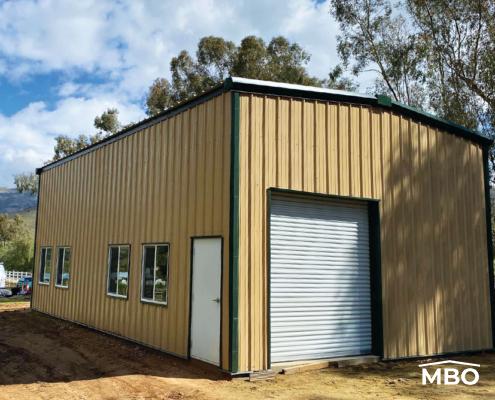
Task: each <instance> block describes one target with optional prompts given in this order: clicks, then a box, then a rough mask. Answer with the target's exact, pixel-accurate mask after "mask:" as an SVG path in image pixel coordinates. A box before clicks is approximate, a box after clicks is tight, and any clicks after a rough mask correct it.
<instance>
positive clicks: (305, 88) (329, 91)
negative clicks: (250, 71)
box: [231, 76, 376, 99]
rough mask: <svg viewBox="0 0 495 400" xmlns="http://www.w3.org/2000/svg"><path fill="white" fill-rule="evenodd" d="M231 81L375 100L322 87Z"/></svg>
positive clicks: (271, 82)
mask: <svg viewBox="0 0 495 400" xmlns="http://www.w3.org/2000/svg"><path fill="white" fill-rule="evenodd" d="M231 79H232V82H234V83H244V84H248V85H258V86H266V87H273V88H281V89H290V90H301V91H304V92H314V93H327V94H336V95H340V96H352V97H361V98H363V99H376V97H375V96H371V95H369V94H362V93H354V92H348V91H347V90H337V89H327V88H322V87H318V86H305V85H297V84H294V83H283V82H274V81H262V80H259V79H249V78H238V77H235V76H232V77H231Z"/></svg>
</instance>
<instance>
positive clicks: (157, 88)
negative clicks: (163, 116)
mask: <svg viewBox="0 0 495 400" xmlns="http://www.w3.org/2000/svg"><path fill="white" fill-rule="evenodd" d="M173 104H174V103H173V101H172V92H171V87H170V83H169V82H168V81H167V80H166V79H164V78H157V79H155V81H154V82H153V84H152V85H151V87H150V88H149V91H148V97H147V98H146V113H147V114H148V115H156V114H158V113H160V112H162V111H163V110H166V109H167V108H170V107H172V106H173Z"/></svg>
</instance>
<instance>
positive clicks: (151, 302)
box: [139, 242, 170, 307]
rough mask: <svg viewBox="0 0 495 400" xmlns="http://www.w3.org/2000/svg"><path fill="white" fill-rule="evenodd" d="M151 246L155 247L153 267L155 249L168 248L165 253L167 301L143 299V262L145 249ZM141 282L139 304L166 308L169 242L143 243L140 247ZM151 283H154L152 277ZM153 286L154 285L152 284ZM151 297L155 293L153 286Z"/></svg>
mask: <svg viewBox="0 0 495 400" xmlns="http://www.w3.org/2000/svg"><path fill="white" fill-rule="evenodd" d="M151 246H154V247H155V265H156V253H157V251H156V248H157V247H158V246H167V248H168V253H167V300H166V301H164V302H163V301H156V300H150V299H146V298H144V297H143V291H144V290H143V289H144V288H143V283H144V262H145V248H146V247H151ZM141 250H142V252H141V282H140V289H139V291H140V296H139V298H140V300H141V303H146V304H154V305H157V306H161V307H167V306H168V289H169V277H170V242H157V243H143V244H142V245H141ZM153 282H155V279H154V277H153ZM153 285H154V283H153ZM153 297H155V292H154V286H153Z"/></svg>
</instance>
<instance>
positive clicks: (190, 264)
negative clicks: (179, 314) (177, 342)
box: [187, 235, 224, 369]
mask: <svg viewBox="0 0 495 400" xmlns="http://www.w3.org/2000/svg"><path fill="white" fill-rule="evenodd" d="M195 239H220V329H219V333H220V337H219V339H218V340H219V346H218V347H219V353H220V354H219V359H218V361H219V366H218V368H220V369H224V368H223V363H222V355H223V351H222V343H223V334H222V326H223V310H224V298H223V276H224V274H223V267H224V261H223V256H224V254H223V252H224V240H223V236H222V235H206V236H191V237H190V250H189V259H190V260H189V327H188V338H187V358H188V359H189V360H190V359H191V358H192V357H191V326H192V288H193V271H194V266H193V263H194V240H195ZM199 361H201V360H199ZM210 365H213V364H210ZM214 366H215V367H216V365H214Z"/></svg>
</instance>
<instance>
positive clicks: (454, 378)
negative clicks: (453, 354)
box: [419, 360, 480, 386]
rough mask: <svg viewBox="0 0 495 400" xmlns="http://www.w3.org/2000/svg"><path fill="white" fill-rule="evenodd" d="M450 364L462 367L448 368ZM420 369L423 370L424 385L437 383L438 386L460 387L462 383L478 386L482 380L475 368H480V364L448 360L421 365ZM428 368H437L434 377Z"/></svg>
mask: <svg viewBox="0 0 495 400" xmlns="http://www.w3.org/2000/svg"><path fill="white" fill-rule="evenodd" d="M449 364H450V365H460V366H462V367H455V366H450V367H447V365H449ZM419 367H420V368H421V369H422V375H423V380H422V383H423V385H426V384H428V383H436V384H437V385H458V384H459V383H461V382H462V383H463V384H464V385H469V386H471V385H476V384H477V383H478V381H479V379H480V374H479V373H478V371H477V370H476V369H474V368H473V367H477V368H479V367H480V365H479V364H471V363H467V362H461V361H454V360H446V361H437V362H432V363H428V364H420V365H419ZM427 367H429V368H430V369H432V368H433V367H436V368H435V372H434V373H433V375H430V373H429V372H428V370H427V369H426V368H427ZM459 369H461V371H459ZM442 372H443V374H442Z"/></svg>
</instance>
